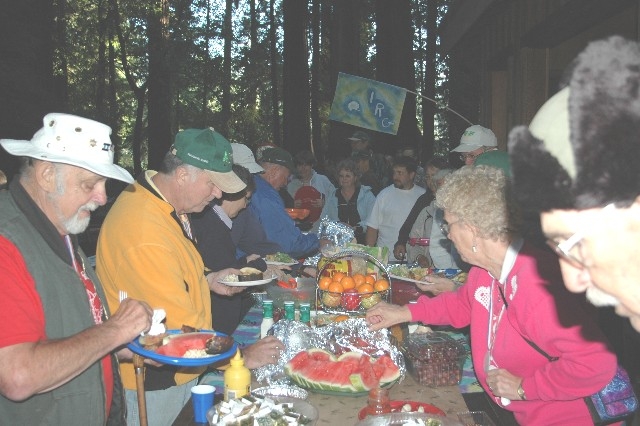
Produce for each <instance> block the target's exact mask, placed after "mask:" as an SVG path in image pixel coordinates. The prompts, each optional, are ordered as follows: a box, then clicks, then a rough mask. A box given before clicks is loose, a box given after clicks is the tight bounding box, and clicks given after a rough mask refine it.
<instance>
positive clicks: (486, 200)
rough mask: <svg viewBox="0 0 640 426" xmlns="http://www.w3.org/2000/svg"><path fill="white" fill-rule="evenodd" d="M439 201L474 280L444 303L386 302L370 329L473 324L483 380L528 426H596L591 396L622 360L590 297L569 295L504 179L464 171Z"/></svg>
mask: <svg viewBox="0 0 640 426" xmlns="http://www.w3.org/2000/svg"><path fill="white" fill-rule="evenodd" d="M436 200H437V203H438V205H439V206H440V207H441V208H443V209H444V212H445V213H444V219H445V222H444V224H443V233H444V234H445V235H447V236H448V238H449V239H450V240H451V241H452V242H453V243H454V244H455V246H456V249H457V250H458V252H459V253H460V255H461V257H462V259H463V260H464V261H466V262H468V263H470V264H472V265H474V267H473V268H471V271H470V273H469V277H468V280H467V282H466V284H465V285H463V286H462V287H461V288H459V289H458V290H457V291H452V292H446V293H443V294H441V295H439V296H437V297H434V298H429V297H426V296H421V297H420V298H419V299H418V303H417V304H414V305H405V306H397V305H390V304H386V303H380V304H378V305H376V306H375V307H373V308H372V309H370V310H369V311H368V312H367V320H368V322H369V324H370V328H371V329H372V330H376V329H380V328H383V327H389V326H391V325H394V324H398V323H401V322H407V321H421V322H423V323H425V324H434V325H445V324H447V325H452V326H454V327H465V326H468V325H470V333H471V353H472V358H473V366H474V369H475V373H476V376H477V378H478V381H479V383H480V384H481V385H482V387H483V388H484V390H485V391H486V392H487V393H488V394H489V395H490V396H491V397H492V399H493V401H495V403H496V404H498V405H500V406H501V407H503V408H505V409H507V410H510V411H512V412H513V414H514V416H515V418H516V420H517V421H518V423H519V424H522V425H545V426H549V425H592V424H593V422H592V420H591V416H590V414H589V411H588V409H587V406H586V404H585V402H584V400H583V398H584V397H585V396H588V395H591V394H593V393H595V392H597V391H599V390H600V389H602V388H603V387H604V386H605V385H606V384H607V383H608V382H609V381H610V380H611V378H612V377H613V375H614V373H615V370H616V366H617V360H616V356H615V355H614V354H613V353H612V352H611V351H610V350H609V347H608V344H607V342H606V340H605V338H604V337H603V335H602V333H601V331H600V330H599V328H598V326H597V325H596V324H595V323H594V322H593V320H592V319H591V317H590V315H589V314H588V313H587V312H586V311H585V306H584V305H583V300H582V299H581V298H580V297H579V296H576V295H574V294H571V293H569V292H567V290H566V289H565V287H564V285H563V284H562V278H561V274H560V270H559V267H558V261H557V259H556V258H555V256H554V254H553V253H551V252H547V251H543V250H539V249H538V248H536V247H533V246H532V245H530V244H527V243H526V242H524V241H523V240H522V238H521V237H520V236H519V234H518V232H517V230H518V228H519V222H520V221H519V219H518V218H519V215H518V212H517V208H516V206H515V205H514V204H513V202H512V200H511V195H510V193H509V185H508V181H507V179H506V178H505V175H504V173H503V172H502V171H501V170H499V169H497V168H493V167H489V166H478V167H470V166H467V167H463V168H462V169H460V170H458V171H456V172H454V173H453V174H452V175H450V176H449V177H448V179H447V180H446V181H445V183H444V185H443V186H442V187H441V188H440V189H439V190H438V192H437V194H436ZM419 286H420V285H419ZM425 289H426V287H425ZM527 340H529V341H530V342H532V343H534V344H535V345H537V346H538V347H539V348H540V349H541V350H542V351H544V352H545V353H546V355H548V356H550V357H557V360H554V361H550V360H549V359H548V358H547V357H545V356H544V355H543V354H542V353H541V352H540V351H538V350H537V349H535V348H534V347H533V346H532V345H531V344H530V343H528V342H527Z"/></svg>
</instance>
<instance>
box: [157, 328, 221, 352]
mask: <svg viewBox="0 0 640 426" xmlns="http://www.w3.org/2000/svg"><path fill="white" fill-rule="evenodd" d="M213 336H215V334H212V333H184V334H173V335H170V336H167V337H165V338H164V340H163V345H162V346H160V347H159V348H158V349H156V353H158V354H160V355H165V356H170V357H175V358H182V357H183V356H184V354H185V353H186V352H187V351H188V350H189V349H205V348H206V344H207V340H209V339H211V338H212V337H213Z"/></svg>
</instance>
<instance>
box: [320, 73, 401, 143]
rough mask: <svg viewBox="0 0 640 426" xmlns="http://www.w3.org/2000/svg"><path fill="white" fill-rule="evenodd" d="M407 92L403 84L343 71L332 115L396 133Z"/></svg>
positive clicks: (349, 121)
mask: <svg viewBox="0 0 640 426" xmlns="http://www.w3.org/2000/svg"><path fill="white" fill-rule="evenodd" d="M406 95H407V90H406V89H403V88H402V87H398V86H393V85H391V84H386V83H381V82H379V81H375V80H370V79H368V78H363V77H357V76H354V75H349V74H344V73H339V74H338V83H337V85H336V93H335V95H334V97H333V103H332V104H331V113H330V114H329V119H330V120H334V121H340V122H342V123H347V124H352V125H354V126H358V127H363V128H365V129H370V130H375V131H378V132H382V133H389V134H392V135H395V134H397V133H398V126H399V125H400V117H401V116H402V108H403V107H404V99H405V97H406Z"/></svg>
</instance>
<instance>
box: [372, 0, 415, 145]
mask: <svg viewBox="0 0 640 426" xmlns="http://www.w3.org/2000/svg"><path fill="white" fill-rule="evenodd" d="M376 23H377V32H376V55H377V56H376V70H377V74H376V77H377V78H376V79H377V80H379V81H382V82H385V83H389V84H393V85H396V86H400V87H404V88H405V89H408V90H411V91H415V87H416V82H415V67H414V63H413V22H412V19H411V3H410V0H376ZM377 139H378V141H381V142H382V144H381V145H380V144H379V145H378V147H379V148H380V149H381V150H383V151H384V152H386V153H395V150H396V149H397V148H399V147H400V146H401V145H411V146H414V147H417V146H418V143H419V140H420V132H419V130H418V121H417V118H416V98H415V96H413V95H409V94H408V95H407V97H406V100H405V103H404V108H403V110H402V118H401V119H400V127H399V129H398V135H397V137H394V136H392V135H388V134H383V133H380V134H378V135H377Z"/></svg>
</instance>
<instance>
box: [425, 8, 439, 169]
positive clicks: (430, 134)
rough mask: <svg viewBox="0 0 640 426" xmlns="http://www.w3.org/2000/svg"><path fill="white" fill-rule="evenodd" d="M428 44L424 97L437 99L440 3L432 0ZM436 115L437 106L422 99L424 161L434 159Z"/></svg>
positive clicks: (427, 21) (428, 12)
mask: <svg viewBox="0 0 640 426" xmlns="http://www.w3.org/2000/svg"><path fill="white" fill-rule="evenodd" d="M426 24H427V43H426V49H425V57H424V64H423V66H424V80H423V87H424V93H423V95H424V96H426V97H428V98H431V99H435V98H436V38H437V34H438V2H437V1H436V0H430V1H428V2H427V16H426ZM435 115H436V105H435V104H434V103H433V102H432V101H430V100H428V99H422V141H423V144H422V147H423V149H422V159H423V160H424V161H428V160H429V159H430V158H431V157H433V148H434V147H433V142H434V136H435V131H434V119H435Z"/></svg>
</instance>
